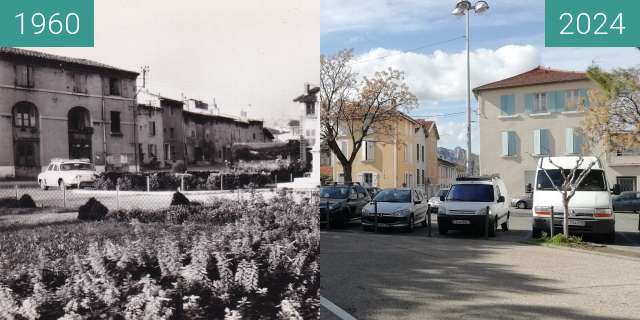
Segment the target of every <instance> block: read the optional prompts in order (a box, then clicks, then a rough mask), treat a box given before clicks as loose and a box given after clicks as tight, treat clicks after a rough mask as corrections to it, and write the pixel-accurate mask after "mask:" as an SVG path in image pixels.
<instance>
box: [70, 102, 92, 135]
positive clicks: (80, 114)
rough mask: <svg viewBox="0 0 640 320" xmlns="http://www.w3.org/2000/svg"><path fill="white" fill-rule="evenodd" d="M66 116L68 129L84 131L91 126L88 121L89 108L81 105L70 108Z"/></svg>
mask: <svg viewBox="0 0 640 320" xmlns="http://www.w3.org/2000/svg"><path fill="white" fill-rule="evenodd" d="M67 118H68V119H67V123H68V126H69V131H78V132H79V131H84V130H85V129H86V128H88V127H90V126H91V124H90V123H89V121H90V120H89V110H87V109H85V108H83V107H74V108H71V110H69V114H68V116H67Z"/></svg>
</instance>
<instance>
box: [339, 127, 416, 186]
mask: <svg viewBox="0 0 640 320" xmlns="http://www.w3.org/2000/svg"><path fill="white" fill-rule="evenodd" d="M416 126H417V124H416V123H415V122H413V121H409V120H407V119H406V118H404V117H402V118H399V119H398V120H397V121H396V124H395V129H394V132H392V133H390V134H389V135H373V136H372V137H370V138H367V140H368V141H371V142H373V143H374V159H373V160H372V161H365V160H363V159H364V155H363V153H364V147H365V146H364V144H363V146H362V147H361V148H360V150H359V152H358V155H357V156H356V158H355V160H354V162H353V166H352V178H353V180H354V181H357V182H361V183H362V179H363V178H364V175H365V174H372V175H373V177H374V184H373V185H375V186H377V187H381V188H396V187H401V186H402V185H403V184H404V183H405V173H406V174H410V179H409V181H408V184H407V185H408V186H415V174H416V173H415V171H416V161H415V159H414V157H415V151H414V150H413V149H414V148H415V141H416V140H415V127H416ZM343 143H346V146H347V148H348V151H347V155H350V154H351V150H353V145H352V143H351V142H350V139H347V138H344V137H343V138H339V139H338V145H342V144H343ZM405 145H406V146H407V148H408V150H412V151H409V152H410V153H409V154H408V157H407V158H406V159H405V156H404V146H405ZM332 163H333V174H334V177H333V180H334V181H343V179H342V178H341V174H342V173H343V169H342V165H341V164H340V162H339V161H338V159H337V158H336V157H335V155H333V156H332Z"/></svg>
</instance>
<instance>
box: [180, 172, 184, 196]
mask: <svg viewBox="0 0 640 320" xmlns="http://www.w3.org/2000/svg"><path fill="white" fill-rule="evenodd" d="M180 191H182V192H184V175H182V176H180Z"/></svg>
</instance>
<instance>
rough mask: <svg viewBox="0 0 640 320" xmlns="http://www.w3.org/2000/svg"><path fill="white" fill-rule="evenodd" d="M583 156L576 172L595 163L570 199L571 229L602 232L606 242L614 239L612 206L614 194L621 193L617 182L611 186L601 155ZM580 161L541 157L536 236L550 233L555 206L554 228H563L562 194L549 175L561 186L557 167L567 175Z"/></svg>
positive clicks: (535, 198)
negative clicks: (610, 187) (550, 223)
mask: <svg viewBox="0 0 640 320" xmlns="http://www.w3.org/2000/svg"><path fill="white" fill-rule="evenodd" d="M582 159H583V162H582V164H581V165H580V167H578V172H577V174H579V173H580V172H581V171H582V170H585V169H587V168H588V167H589V166H590V165H591V163H594V165H593V167H592V168H591V172H589V174H588V175H587V177H586V178H585V179H584V180H583V181H582V183H581V184H580V186H578V189H577V191H576V193H575V195H574V196H573V198H571V200H570V202H569V231H570V232H576V233H593V234H600V235H602V236H604V237H605V240H606V241H608V242H613V241H614V239H615V223H616V221H615V215H614V212H613V207H612V205H611V193H612V192H613V193H614V194H619V193H620V187H619V186H618V185H615V186H613V189H609V184H608V182H607V177H606V175H605V172H604V169H603V167H602V164H601V163H600V160H598V158H596V157H583V158H582ZM578 160H579V157H577V156H566V157H544V158H540V160H538V166H537V169H536V178H535V184H534V190H533V208H532V212H533V222H532V234H533V237H534V238H538V237H540V235H541V233H542V232H547V233H549V221H550V220H551V217H550V216H551V210H552V209H553V213H554V223H553V225H554V231H555V230H556V229H558V231H559V230H562V221H563V220H562V217H563V214H564V212H563V210H564V209H563V206H562V195H561V194H560V192H558V191H556V190H555V189H554V188H553V184H552V183H551V181H550V180H549V177H551V179H552V180H553V182H554V183H555V185H556V186H560V185H561V184H562V182H563V181H564V180H563V175H562V172H561V171H560V169H559V168H558V167H560V168H563V170H564V171H565V172H566V173H567V174H568V172H570V170H571V169H573V168H574V167H575V166H576V164H577V161H578ZM543 169H545V170H546V171H547V173H545V170H543ZM547 174H548V175H549V177H547Z"/></svg>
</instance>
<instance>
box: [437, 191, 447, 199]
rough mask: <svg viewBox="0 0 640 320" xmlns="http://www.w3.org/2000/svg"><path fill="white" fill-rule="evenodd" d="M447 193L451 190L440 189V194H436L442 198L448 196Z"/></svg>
mask: <svg viewBox="0 0 640 320" xmlns="http://www.w3.org/2000/svg"><path fill="white" fill-rule="evenodd" d="M447 193H449V190H447V189H440V191H438V194H437V195H436V197H438V198H440V197H446V196H447Z"/></svg>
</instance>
